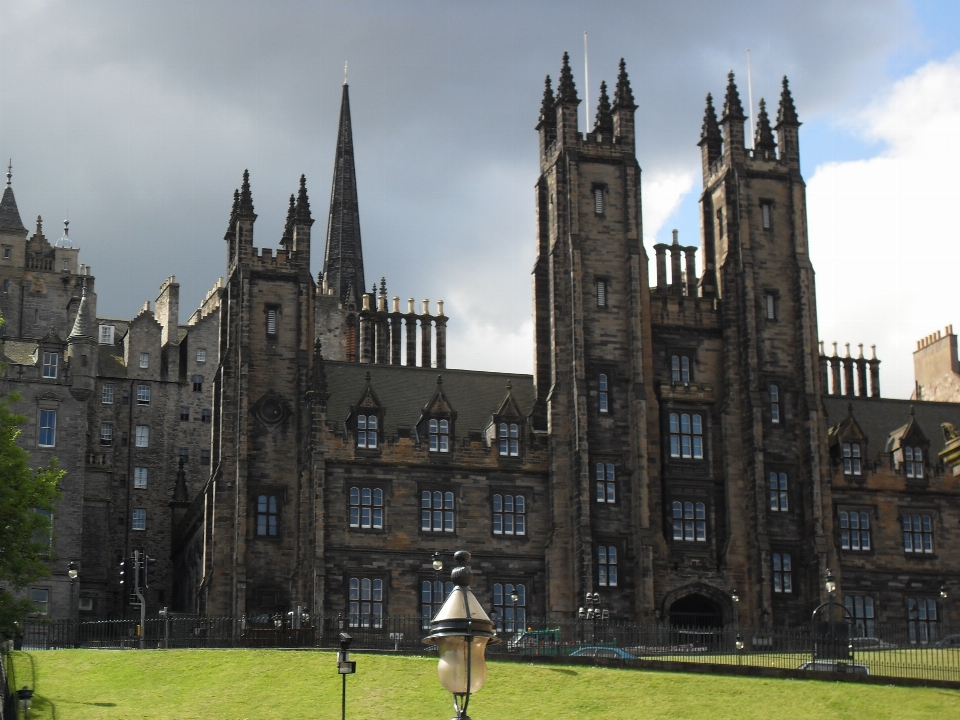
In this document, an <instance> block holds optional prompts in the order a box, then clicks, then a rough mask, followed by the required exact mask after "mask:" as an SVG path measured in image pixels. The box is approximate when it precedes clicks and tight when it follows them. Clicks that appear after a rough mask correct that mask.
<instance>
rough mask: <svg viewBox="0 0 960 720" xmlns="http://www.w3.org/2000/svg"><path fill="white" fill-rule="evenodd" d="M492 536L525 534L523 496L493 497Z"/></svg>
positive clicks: (498, 495)
mask: <svg viewBox="0 0 960 720" xmlns="http://www.w3.org/2000/svg"><path fill="white" fill-rule="evenodd" d="M493 534H494V535H526V534H527V502H526V499H525V498H524V496H523V495H501V494H499V493H497V494H495V495H494V496H493Z"/></svg>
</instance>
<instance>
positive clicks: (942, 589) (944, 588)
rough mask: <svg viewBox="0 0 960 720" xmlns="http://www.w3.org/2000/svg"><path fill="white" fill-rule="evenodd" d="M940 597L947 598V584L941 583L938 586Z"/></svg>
mask: <svg viewBox="0 0 960 720" xmlns="http://www.w3.org/2000/svg"><path fill="white" fill-rule="evenodd" d="M940 597H942V598H943V599H944V600H946V599H947V586H946V585H941V586H940Z"/></svg>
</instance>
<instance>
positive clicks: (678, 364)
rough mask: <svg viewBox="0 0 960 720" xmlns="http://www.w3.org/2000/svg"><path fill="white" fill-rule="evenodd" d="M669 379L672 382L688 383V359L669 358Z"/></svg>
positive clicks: (679, 357) (680, 357) (685, 357)
mask: <svg viewBox="0 0 960 720" xmlns="http://www.w3.org/2000/svg"><path fill="white" fill-rule="evenodd" d="M670 379H671V380H672V381H673V382H682V383H688V382H690V358H689V357H687V356H686V355H674V356H672V357H671V358H670Z"/></svg>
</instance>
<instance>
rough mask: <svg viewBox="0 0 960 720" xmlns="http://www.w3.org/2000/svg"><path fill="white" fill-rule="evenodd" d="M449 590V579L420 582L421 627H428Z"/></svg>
mask: <svg viewBox="0 0 960 720" xmlns="http://www.w3.org/2000/svg"><path fill="white" fill-rule="evenodd" d="M451 592H453V583H452V582H449V581H447V582H446V583H444V582H443V581H442V580H432V581H431V580H424V581H423V582H421V583H420V617H421V618H422V621H421V629H423V630H427V629H429V627H430V621H431V620H433V618H434V616H435V615H436V614H437V613H438V612H440V608H441V607H443V602H444V600H446V599H447V596H448V595H450V593H451ZM491 619H492V618H491Z"/></svg>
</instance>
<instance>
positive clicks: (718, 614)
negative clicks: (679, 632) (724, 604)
mask: <svg viewBox="0 0 960 720" xmlns="http://www.w3.org/2000/svg"><path fill="white" fill-rule="evenodd" d="M670 627H672V628H698V629H702V630H720V629H722V628H723V608H721V607H720V605H719V604H718V603H716V602H714V601H713V600H711V599H710V598H708V597H706V596H705V595H699V594H695V595H685V596H684V597H682V598H680V599H679V600H676V601H675V602H674V603H673V604H672V605H671V606H670Z"/></svg>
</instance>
